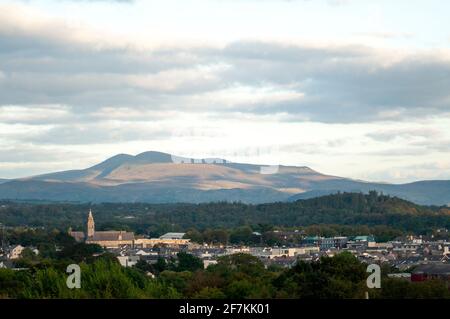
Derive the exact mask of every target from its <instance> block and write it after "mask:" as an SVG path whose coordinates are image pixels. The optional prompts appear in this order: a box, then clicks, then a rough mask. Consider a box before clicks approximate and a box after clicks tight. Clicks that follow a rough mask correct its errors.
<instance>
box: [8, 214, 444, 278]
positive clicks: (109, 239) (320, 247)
mask: <svg viewBox="0 0 450 319" xmlns="http://www.w3.org/2000/svg"><path fill="white" fill-rule="evenodd" d="M86 230H87V231H86V233H84V232H82V231H72V230H71V229H69V231H68V234H69V235H70V236H71V237H73V238H74V239H75V240H76V241H77V242H85V243H86V244H97V245H99V246H101V247H103V248H104V249H105V250H106V251H108V252H109V253H111V254H113V255H114V256H116V258H117V260H118V261H119V263H120V265H122V266H123V267H134V266H136V265H137V264H138V262H141V263H142V262H145V263H146V264H148V265H155V264H157V263H158V262H160V261H161V260H163V261H165V262H168V261H170V260H172V261H173V260H176V259H177V256H178V254H179V253H180V252H183V253H187V254H191V255H193V256H196V257H197V258H199V259H200V260H201V261H202V262H203V267H204V268H205V269H206V268H207V267H209V266H210V265H214V264H217V260H218V258H220V257H223V256H229V255H234V254H239V253H243V254H248V255H251V256H254V257H257V258H258V259H259V260H260V261H261V262H262V263H263V264H264V266H265V267H266V268H269V267H279V268H286V269H288V268H291V267H293V266H294V265H295V264H296V263H298V262H299V261H304V262H316V261H318V260H320V258H321V257H333V256H336V255H337V254H339V253H342V252H348V253H351V254H352V255H353V256H355V257H356V258H358V260H360V261H361V262H363V263H366V264H379V265H381V266H383V265H386V266H389V269H390V270H391V271H390V272H391V273H389V274H388V276H389V277H392V278H401V279H405V280H409V281H413V282H414V281H425V280H428V279H441V280H444V281H446V282H448V283H450V241H449V240H448V239H441V238H448V234H449V231H448V230H447V229H438V230H437V233H439V234H441V235H442V236H440V237H439V238H435V236H433V235H431V236H413V235H410V236H403V237H399V238H396V239H395V240H392V241H387V242H377V241H376V238H374V236H372V235H367V234H365V235H359V236H336V237H321V236H306V235H304V234H302V232H301V231H299V230H293V231H280V230H273V231H272V236H274V237H279V238H281V239H284V240H286V239H289V238H297V239H299V244H291V245H283V246H267V245H261V244H255V245H231V244H229V245H224V244H214V243H198V242H194V241H192V240H191V239H189V238H186V233H181V232H169V233H166V234H164V235H162V236H160V237H158V238H146V237H144V236H138V235H135V234H134V233H133V232H127V231H96V230H95V221H94V216H93V213H92V211H89V213H88V218H87V223H86ZM253 235H254V236H255V237H258V236H259V237H260V236H261V234H260V233H257V232H254V233H253ZM24 252H28V253H29V254H30V253H31V254H35V255H38V254H39V250H38V249H37V247H32V246H30V247H27V246H25V245H21V244H18V245H13V246H11V245H8V244H7V243H6V241H5V240H2V251H1V253H0V268H11V269H15V270H20V269H21V268H17V267H15V263H14V262H15V261H16V260H18V259H20V258H21V257H22V255H23V254H24ZM147 275H148V276H150V277H154V276H155V274H153V273H151V272H147Z"/></svg>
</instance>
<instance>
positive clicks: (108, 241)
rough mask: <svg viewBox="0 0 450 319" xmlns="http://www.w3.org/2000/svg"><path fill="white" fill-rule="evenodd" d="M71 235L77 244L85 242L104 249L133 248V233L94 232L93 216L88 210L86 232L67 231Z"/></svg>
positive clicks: (120, 231)
mask: <svg viewBox="0 0 450 319" xmlns="http://www.w3.org/2000/svg"><path fill="white" fill-rule="evenodd" d="M69 235H71V236H72V237H73V238H75V240H76V241H77V242H85V243H86V244H98V245H100V246H102V247H105V248H119V247H121V246H126V245H128V246H134V240H135V237H134V233H133V232H127V231H122V230H119V231H116V230H114V231H96V230H95V222H94V216H92V210H89V215H88V220H87V232H86V234H85V233H84V232H80V231H72V230H71V229H70V230H69Z"/></svg>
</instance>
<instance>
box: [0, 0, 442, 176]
mask: <svg viewBox="0 0 450 319" xmlns="http://www.w3.org/2000/svg"><path fill="white" fill-rule="evenodd" d="M449 9H450V3H442V1H438V0H431V1H424V0H423V1H422V0H416V1H406V0H398V1H388V0H381V1H378V2H377V3H373V2H371V1H369V0H360V1H354V0H316V1H305V0H291V1H288V0H286V1H279V0H263V1H256V0H241V1H237V0H232V1H227V2H225V1H219V0H184V1H177V0H168V1H164V2H163V3H161V2H158V1H155V0H149V1H144V0H134V1H133V0H89V1H86V0H85V1H74V0H65V1H58V0H31V1H30V0H28V1H26V0H23V1H17V0H15V1H13V0H0V19H1V21H2V24H1V25H0V96H1V97H2V98H1V99H0V132H1V133H2V134H0V147H1V150H0V177H1V178H5V179H15V178H23V177H28V176H35V175H40V174H45V173H49V172H57V171H63V170H72V169H82V168H83V167H89V166H92V165H95V164H97V163H99V162H101V161H103V160H104V159H106V158H109V157H111V156H114V155H116V154H120V153H128V154H136V153H140V152H142V150H147V149H157V150H159V151H162V152H166V153H169V154H177V155H178V156H184V157H192V158H194V157H197V156H198V155H201V156H202V157H204V158H217V157H220V158H225V159H227V160H229V161H232V162H240V163H253V164H259V165H289V166H307V167H310V168H312V169H314V170H316V171H318V172H321V173H323V174H327V175H333V176H343V177H347V178H351V179H355V180H364V181H371V182H383V183H395V184H400V183H409V182H414V181H421V180H450V160H449V159H450V147H449V145H450V130H449V129H448V127H450V116H449V115H450V93H449V90H448V88H449V87H450V49H449V45H450V31H449V30H450V22H448V19H447V17H446V12H448V11H449ZM249 12H251V14H249ZM418 21H421V22H422V23H418Z"/></svg>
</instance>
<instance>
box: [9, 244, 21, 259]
mask: <svg viewBox="0 0 450 319" xmlns="http://www.w3.org/2000/svg"><path fill="white" fill-rule="evenodd" d="M24 249H25V247H23V246H21V245H17V246H15V247H14V248H13V249H11V251H10V252H9V254H8V258H9V259H19V258H20V256H21V255H22V252H23V250H24Z"/></svg>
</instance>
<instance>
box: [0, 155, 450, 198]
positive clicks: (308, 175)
mask: <svg viewBox="0 0 450 319" xmlns="http://www.w3.org/2000/svg"><path fill="white" fill-rule="evenodd" d="M370 190H377V191H379V192H383V193H385V194H390V195H395V196H399V197H402V198H405V199H408V200H411V201H413V202H416V203H419V204H435V205H444V204H448V203H450V181H422V182H416V183H410V184H402V185H393V184H381V183H369V182H364V181H357V180H352V179H347V178H342V177H336V176H329V175H324V174H321V173H319V172H316V171H314V170H312V169H311V168H309V167H304V166H302V167H296V166H279V167H271V166H267V167H266V166H261V165H254V164H243V163H232V162H228V161H226V160H223V159H189V158H183V157H177V156H172V155H170V154H167V153H161V152H145V153H141V154H138V155H136V156H132V155H128V154H119V155H116V156H113V157H111V158H109V159H107V160H105V161H104V162H101V163H99V164H97V165H94V166H92V167H89V168H86V169H81V170H70V171H63V172H56V173H50V174H44V175H39V176H33V177H29V178H22V179H16V180H8V181H5V182H3V183H1V182H0V199H12V200H51V201H76V202H149V203H173V202H190V203H199V202H210V201H242V202H246V203H263V202H274V201H294V200H297V199H305V198H312V197H316V196H319V195H327V194H331V193H336V192H339V191H341V192H343V191H347V192H364V193H367V192H369V191H370Z"/></svg>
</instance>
